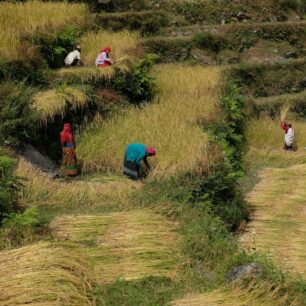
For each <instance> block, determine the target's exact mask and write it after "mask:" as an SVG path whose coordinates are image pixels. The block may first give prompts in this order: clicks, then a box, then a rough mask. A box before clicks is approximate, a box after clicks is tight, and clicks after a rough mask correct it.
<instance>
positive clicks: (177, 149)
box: [77, 65, 222, 176]
mask: <svg viewBox="0 0 306 306" xmlns="http://www.w3.org/2000/svg"><path fill="white" fill-rule="evenodd" d="M156 76H157V79H158V85H159V88H160V94H159V96H158V97H157V99H156V100H155V101H154V102H153V103H152V104H150V105H147V106H144V107H143V108H133V107H131V108H129V109H128V110H127V111H126V112H125V113H124V114H123V115H116V116H114V117H113V118H111V119H109V120H107V121H102V122H101V123H100V124H97V126H96V127H95V128H94V130H90V131H89V132H85V133H83V134H82V135H80V137H79V141H80V143H79V146H78V148H77V152H78V154H79V157H80V159H81V160H82V161H83V163H84V168H83V170H84V171H94V170H98V171H111V172H113V173H121V172H122V162H123V155H124V150H125V147H126V145H127V144H128V143H132V142H140V143H145V144H146V145H148V146H154V147H155V148H156V150H157V156H156V157H155V158H152V159H151V160H152V161H153V160H154V172H153V176H154V175H155V176H170V175H175V174H178V173H179V172H182V171H190V170H194V169H195V168H196V167H199V166H200V167H207V164H208V163H209V161H208V158H207V155H208V147H207V144H208V140H207V135H206V134H205V133H204V131H203V127H202V124H205V123H208V122H209V123H212V122H217V121H218V120H220V118H222V111H221V109H220V106H219V91H220V89H221V70H220V69H219V68H203V67H200V66H197V67H184V66H178V65H167V66H163V67H159V68H158V69H157V71H156Z"/></svg>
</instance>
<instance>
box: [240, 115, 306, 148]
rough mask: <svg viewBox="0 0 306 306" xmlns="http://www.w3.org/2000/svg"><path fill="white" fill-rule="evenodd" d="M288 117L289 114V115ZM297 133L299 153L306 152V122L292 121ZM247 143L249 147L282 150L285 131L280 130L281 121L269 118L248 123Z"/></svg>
mask: <svg viewBox="0 0 306 306" xmlns="http://www.w3.org/2000/svg"><path fill="white" fill-rule="evenodd" d="M287 116H288V114H287ZM290 123H292V127H293V129H294V132H295V139H296V145H297V150H298V151H303V150H305V146H306V134H305V133H304V131H305V129H306V122H303V121H298V120H295V119H293V120H290ZM245 131H246V132H245V135H246V141H247V144H248V146H249V147H255V148H260V149H269V150H273V149H282V148H283V146H284V142H285V140H284V137H285V136H284V131H283V130H282V129H281V128H280V120H273V119H271V118H269V117H265V118H260V119H254V120H251V121H249V122H248V123H247V126H246V130H245Z"/></svg>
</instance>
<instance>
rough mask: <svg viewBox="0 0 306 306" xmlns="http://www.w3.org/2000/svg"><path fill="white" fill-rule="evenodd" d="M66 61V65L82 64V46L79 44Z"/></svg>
mask: <svg viewBox="0 0 306 306" xmlns="http://www.w3.org/2000/svg"><path fill="white" fill-rule="evenodd" d="M64 62H65V66H66V67H71V66H76V65H81V47H80V46H77V47H76V49H75V50H74V51H71V52H70V53H69V54H68V55H67V56H66V58H65V60H64Z"/></svg>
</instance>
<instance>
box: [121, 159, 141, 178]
mask: <svg viewBox="0 0 306 306" xmlns="http://www.w3.org/2000/svg"><path fill="white" fill-rule="evenodd" d="M139 168H140V167H139V166H138V165H137V164H136V163H135V162H131V161H124V164H123V174H124V175H126V176H128V177H129V178H130V179H132V180H138V179H139V178H140V175H139Z"/></svg>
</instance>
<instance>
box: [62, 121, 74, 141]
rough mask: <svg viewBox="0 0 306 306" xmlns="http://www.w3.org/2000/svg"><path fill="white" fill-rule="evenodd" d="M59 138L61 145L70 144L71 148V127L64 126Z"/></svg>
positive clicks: (66, 124)
mask: <svg viewBox="0 0 306 306" xmlns="http://www.w3.org/2000/svg"><path fill="white" fill-rule="evenodd" d="M60 136H61V144H62V145H65V144H70V145H71V146H73V135H72V133H71V125H70V124H69V123H65V124H64V128H63V131H62V132H61V133H60Z"/></svg>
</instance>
